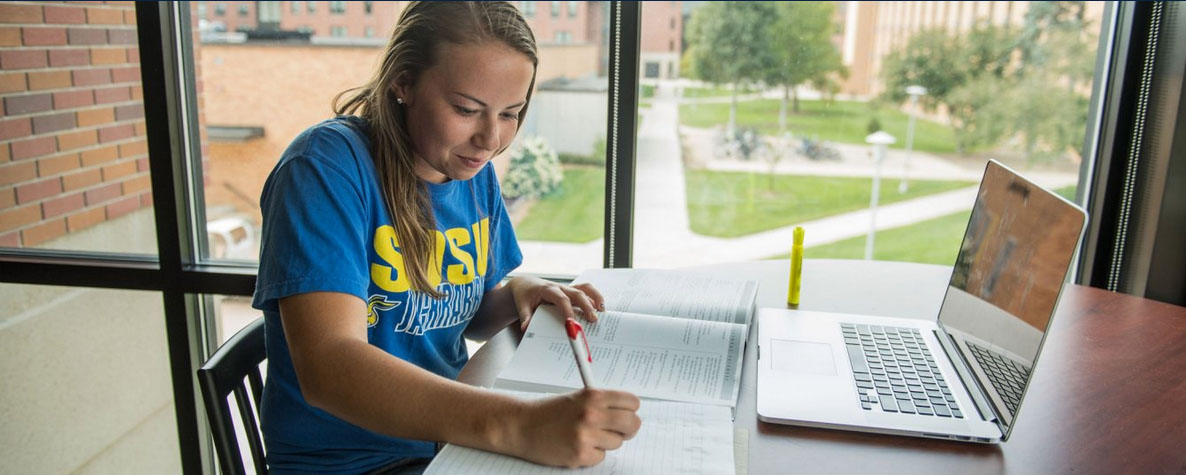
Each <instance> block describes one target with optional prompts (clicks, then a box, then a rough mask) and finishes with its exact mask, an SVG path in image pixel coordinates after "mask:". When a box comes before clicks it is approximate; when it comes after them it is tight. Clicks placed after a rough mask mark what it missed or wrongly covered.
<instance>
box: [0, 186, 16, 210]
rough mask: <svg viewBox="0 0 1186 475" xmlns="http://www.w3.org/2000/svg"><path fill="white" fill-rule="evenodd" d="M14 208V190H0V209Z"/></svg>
mask: <svg viewBox="0 0 1186 475" xmlns="http://www.w3.org/2000/svg"><path fill="white" fill-rule="evenodd" d="M14 206H16V188H13V187H8V188H4V189H0V209H8V208H12V207H14Z"/></svg>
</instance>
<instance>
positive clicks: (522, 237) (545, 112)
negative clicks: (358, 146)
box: [193, 2, 608, 274]
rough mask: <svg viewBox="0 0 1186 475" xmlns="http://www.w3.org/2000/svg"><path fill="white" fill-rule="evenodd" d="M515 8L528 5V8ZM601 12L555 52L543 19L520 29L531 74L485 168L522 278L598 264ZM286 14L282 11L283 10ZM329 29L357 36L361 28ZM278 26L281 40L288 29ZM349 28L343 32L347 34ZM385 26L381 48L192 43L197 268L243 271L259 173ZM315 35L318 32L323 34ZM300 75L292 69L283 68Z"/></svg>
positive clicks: (363, 59)
mask: <svg viewBox="0 0 1186 475" xmlns="http://www.w3.org/2000/svg"><path fill="white" fill-rule="evenodd" d="M527 5H531V2H528V3H527ZM404 6H405V4H404V3H399V2H375V4H374V8H375V10H376V12H375V15H376V17H379V18H398V17H399V14H400V13H401V12H402V10H401V9H402V8H404ZM606 10H607V9H606V5H605V4H599V3H595V2H594V3H581V8H580V9H579V11H578V13H579V15H580V18H588V19H589V21H578V22H568V20H565V22H566V26H565V28H564V29H565V30H566V33H567V36H566V41H567V43H568V44H566V45H565V46H564V47H558V46H556V44H555V43H553V42H551V41H545V40H543V39H545V38H547V39H552V38H554V35H555V31H556V28H554V26H553V24H552V22H553V20H552V19H551V17H549V16H544V17H542V18H540V17H535V18H528V24H529V25H530V26H531V27H532V29H533V31H534V33H535V36H536V38H540V39H541V40H540V44H539V59H540V66H539V70H538V72H537V77H536V89H535V91H534V92H533V94H532V98H531V105H530V107H529V111H528V113H527V118H526V120H525V121H524V122H523V123H522V124H521V126H520V131H519V134H518V136H517V138H516V141H515V143H514V144H513V145H512V146H511V147H510V149H508V152H507V153H504V154H503V156H501V157H498V158H496V159H495V160H494V165H495V170H496V172H497V174H498V176H499V180H500V182H501V185H502V190H503V194H504V199H505V202H506V205H507V208H508V211H509V213H510V215H511V219H512V222H513V224H514V226H515V229H516V232H517V235H518V238H519V243H520V246H521V248H522V250H523V254H524V264H523V266H522V267H520V269H519V270H520V271H523V272H540V273H561V274H573V273H575V272H577V271H579V269H583V268H589V267H600V266H601V264H602V249H603V247H602V239H601V237H602V229H603V227H604V221H603V219H604V208H605V205H604V203H605V194H604V185H605V124H606V122H607V119H606V106H605V104H606V101H607V97H606V90H607V85H608V80H607V79H606V62H605V60H604V58H605V57H607V53H606V49H607V45H608V41H607V39H606V37H605V31H606V17H607V11H606ZM285 11H287V10H285ZM351 18H352V17H350V16H346V17H338V18H337V19H335V22H336V23H340V22H343V21H345V22H346V23H345V24H343V25H341V26H344V27H346V28H352V29H350V32H355V33H354V34H358V33H361V32H364V31H365V30H364V28H365V25H366V23H350V22H364V21H366V20H365V19H363V18H362V17H360V18H359V19H357V20H355V19H351ZM300 19H301V20H302V23H297V22H296V20H294V19H293V18H291V16H290V15H284V16H282V17H281V19H280V25H281V26H280V27H281V29H283V30H288V29H291V30H296V29H298V28H299V27H300V25H301V24H303V23H305V22H309V17H308V16H303V17H301V18H300ZM355 24H357V25H358V26H356V27H351V26H350V25H355ZM393 26H394V24H393V22H382V23H381V24H379V25H378V27H377V28H376V31H374V33H373V34H374V36H375V37H376V39H382V40H383V41H374V40H372V41H371V42H352V44H350V45H345V44H328V43H321V42H318V41H316V38H313V40H311V41H309V42H305V43H301V42H294V41H288V42H284V43H277V42H269V41H255V40H252V39H246V40H245V42H244V43H239V42H229V41H227V40H225V39H222V38H216V37H205V38H203V39H202V41H200V42H199V43H198V44H195V45H194V47H193V51H194V52H195V55H196V57H195V64H196V65H197V68H196V70H197V77H196V78H195V80H196V81H197V90H198V91H199V98H198V103H199V105H200V113H199V115H200V116H201V117H202V119H203V123H202V138H203V149H204V150H206V151H207V157H208V158H207V160H205V161H204V162H203V168H202V171H203V175H204V178H205V189H204V191H205V193H204V196H205V206H206V216H207V220H208V223H207V225H206V226H207V229H208V230H209V232H208V233H207V234H208V237H209V248H208V250H207V253H206V255H205V257H206V258H209V259H231V260H246V261H255V260H256V259H257V257H258V253H259V236H260V225H261V215H260V210H259V197H260V193H261V191H262V188H263V184H264V181H265V180H266V179H267V177H268V173H269V172H270V171H271V170H272V167H273V166H274V165H275V164H276V160H277V159H278V158H279V157H280V155H281V154H282V153H283V152H284V149H285V148H287V147H288V145H289V143H290V142H291V141H292V139H293V138H294V137H296V135H297V134H299V133H300V132H301V131H303V130H305V129H306V128H308V127H310V126H312V125H313V124H316V123H317V122H319V121H321V120H324V119H327V118H330V117H331V116H332V111H331V102H332V100H333V98H334V96H335V95H337V94H338V93H340V92H342V91H345V90H347V89H350V88H353V87H357V86H360V85H362V83H363V81H365V80H366V78H369V77H370V76H371V75H372V74H373V72H374V68H375V65H376V64H377V62H378V61H379V59H380V55H381V54H382V53H383V49H384V46H385V40H386V39H387V38H388V37H389V36H390V34H391V29H392V27H393ZM321 28H324V30H321V31H329V25H324V26H322V27H321ZM292 64H301V65H302V67H300V68H295V69H294V68H291V67H289V66H290V65H292Z"/></svg>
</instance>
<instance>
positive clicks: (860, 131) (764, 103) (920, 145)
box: [679, 99, 955, 155]
mask: <svg viewBox="0 0 1186 475" xmlns="http://www.w3.org/2000/svg"><path fill="white" fill-rule="evenodd" d="M780 102H781V101H780V100H778V99H758V100H752V101H742V102H739V103H738V104H737V124H738V126H740V127H756V128H758V129H759V130H760V131H761V132H762V133H764V134H777V133H778V108H779V103H780ZM787 107H788V108H789V107H790V105H788V106H787ZM799 107H800V111H799V113H798V114H794V113H791V112H788V113H787V125H788V127H789V128H790V130H791V133H793V134H795V135H796V136H800V137H812V138H815V137H818V138H819V139H821V140H827V141H831V142H840V143H855V144H864V143H865V137H866V136H867V135H869V132H868V125H869V119H870V118H872V117H874V116H877V118H878V121H880V122H881V126H882V128H883V129H884V130H885V131H886V132H889V134H890V135H893V136H894V137H895V138H897V139H898V140H897V143H895V144H894V145H891V146H890V147H892V148H899V149H905V148H906V126H907V122H908V121H909V116H907V115H906V114H904V113H902V112H901V111H898V110H894V109H890V108H881V109H880V110H879V111H877V112H876V113H875V112H874V111H873V110H872V109H871V108H870V107H869V104H868V103H864V102H852V101H832V102H825V101H799ZM679 117H680V124H682V125H688V126H692V127H714V126H717V125H722V124H725V123H726V122H728V120H729V104H728V103H714V104H683V105H681V106H680V109H679ZM914 149H915V150H920V151H925V152H931V153H936V154H948V155H950V154H954V153H955V135H954V134H953V133H952V132H951V128H950V127H948V126H947V125H945V124H941V123H937V122H931V121H929V120H925V119H917V120H916V121H915V124H914Z"/></svg>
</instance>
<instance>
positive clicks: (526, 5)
mask: <svg viewBox="0 0 1186 475" xmlns="http://www.w3.org/2000/svg"><path fill="white" fill-rule="evenodd" d="M519 3H520V4H521V5H520V7H519V9H520V10H523V16H525V17H527V18H532V17H534V16H535V2H519Z"/></svg>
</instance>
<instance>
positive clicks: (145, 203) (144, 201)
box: [140, 191, 152, 208]
mask: <svg viewBox="0 0 1186 475" xmlns="http://www.w3.org/2000/svg"><path fill="white" fill-rule="evenodd" d="M140 206H141V207H144V208H151V207H152V192H151V191H150V192H148V193H144V194H142V195H140Z"/></svg>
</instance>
